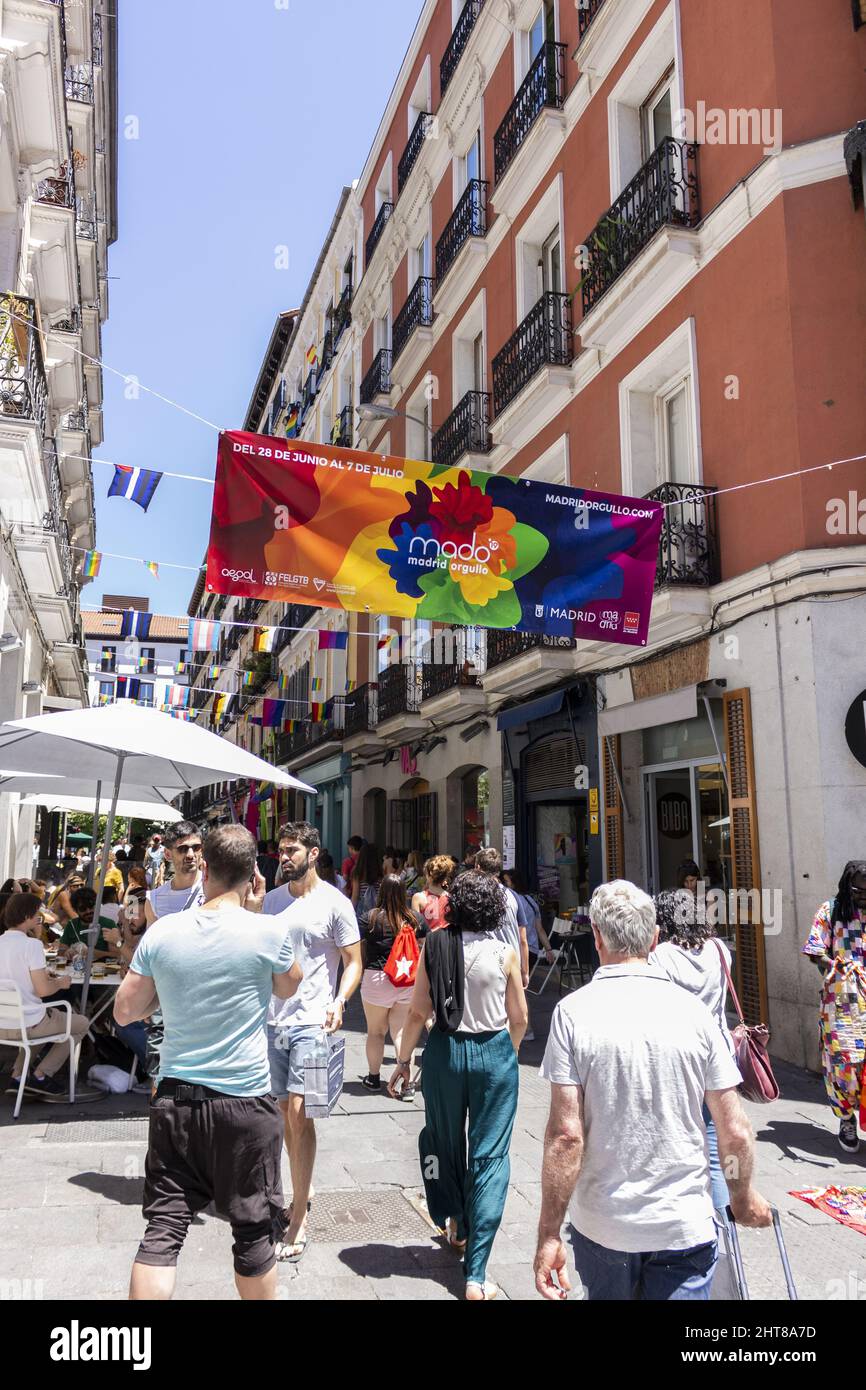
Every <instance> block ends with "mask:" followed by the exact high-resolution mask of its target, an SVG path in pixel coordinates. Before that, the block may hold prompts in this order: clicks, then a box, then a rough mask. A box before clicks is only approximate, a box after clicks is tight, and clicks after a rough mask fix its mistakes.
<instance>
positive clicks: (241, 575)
mask: <svg viewBox="0 0 866 1390" xmlns="http://www.w3.org/2000/svg"><path fill="white" fill-rule="evenodd" d="M222 577H223V579H231V580H232V581H233V582H234V583H235V584H237V583H238V582H239V581H240V580H242V579H243V580H245V581H246V583H247V584H254V583H255V578H254V576H253V572H252V570H223V576H222Z"/></svg>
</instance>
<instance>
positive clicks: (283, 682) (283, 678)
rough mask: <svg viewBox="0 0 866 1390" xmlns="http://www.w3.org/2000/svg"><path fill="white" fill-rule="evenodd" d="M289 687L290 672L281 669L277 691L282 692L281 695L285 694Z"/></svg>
mask: <svg viewBox="0 0 866 1390" xmlns="http://www.w3.org/2000/svg"><path fill="white" fill-rule="evenodd" d="M288 688H289V677H288V674H287V672H285V671H280V674H279V675H278V677H277V693H278V694H280V695H285V694H286V692H287V691H288Z"/></svg>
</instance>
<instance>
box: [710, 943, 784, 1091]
mask: <svg viewBox="0 0 866 1390" xmlns="http://www.w3.org/2000/svg"><path fill="white" fill-rule="evenodd" d="M710 940H711V941H712V942H713V945H714V946H715V948H716V950H717V951H718V953H719V960H720V962H721V966H722V969H723V971H724V972H725V979H726V980H727V982H728V989H729V990H730V991H731V999H732V1000H733V1002H734V1008H735V1009H736V1012H737V1018H738V1019H739V1020H740V1021H739V1023H738V1024H737V1026H736V1028H735V1029H734V1030H733V1032H732V1034H731V1036H732V1037H733V1040H734V1052H735V1053H736V1057H737V1066H738V1067H739V1069H740V1076H741V1077H742V1078H743V1080H742V1083H741V1085H740V1086H738V1087H737V1089H738V1091H739V1092H740V1095H741V1096H742V1097H743V1098H744V1100H750V1101H753V1102H754V1103H755V1104H756V1105H769V1103H770V1101H771V1100H778V1098H779V1083H778V1082H777V1080H776V1078H775V1076H774V1075H773V1068H772V1065H771V1063H770V1058H769V1055H768V1053H767V1044H768V1043H769V1041H770V1030H769V1028H768V1027H767V1025H766V1023H755V1024H752V1026H751V1027H750V1026H749V1024H747V1023H746V1020H745V1018H744V1017H743V1010H742V1009H741V1008H740V1001H739V999H738V998H737V991H736V990H735V989H734V982H733V980H732V979H731V972H730V970H729V969H728V962H727V961H726V960H725V953H724V951H723V950H722V947H721V945H720V943H719V942H718V941H716V939H715V937H711V938H710Z"/></svg>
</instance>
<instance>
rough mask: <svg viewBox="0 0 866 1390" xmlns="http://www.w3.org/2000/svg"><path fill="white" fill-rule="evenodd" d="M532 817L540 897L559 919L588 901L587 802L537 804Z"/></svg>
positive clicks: (574, 798) (543, 904)
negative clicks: (564, 913)
mask: <svg viewBox="0 0 866 1390" xmlns="http://www.w3.org/2000/svg"><path fill="white" fill-rule="evenodd" d="M531 813H532V839H533V843H534V846H535V880H536V883H537V884H538V893H539V896H540V898H541V902H542V906H543V907H544V908H546V909H547V910H548V911H549V912H550V913H551V914H552V915H553V916H554V917H560V916H562V914H563V912H566V911H568V910H569V909H571V908H575V907H578V906H579V905H580V904H582V903H586V902H588V901H589V844H588V834H587V831H588V826H587V804H586V798H585V797H572V798H570V799H569V800H562V801H552V800H551V801H538V802H535V803H534V804H533V805H532V807H531Z"/></svg>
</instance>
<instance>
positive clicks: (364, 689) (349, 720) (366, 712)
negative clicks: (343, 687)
mask: <svg viewBox="0 0 866 1390" xmlns="http://www.w3.org/2000/svg"><path fill="white" fill-rule="evenodd" d="M378 697H379V687H378V685H376V683H375V682H371V683H370V684H368V685H359V686H358V688H357V690H353V691H352V693H351V695H347V696H346V708H345V719H344V731H345V736H346V738H349V736H350V735H351V734H364V733H368V732H369V731H370V730H371V729H375V727H376V723H377V719H378V713H377V712H378Z"/></svg>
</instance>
